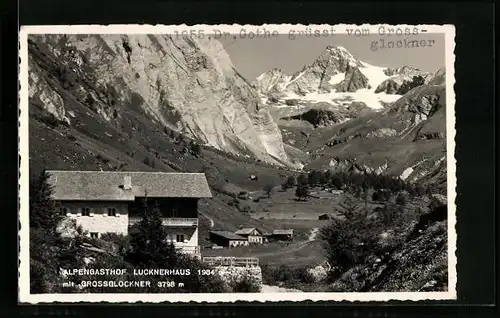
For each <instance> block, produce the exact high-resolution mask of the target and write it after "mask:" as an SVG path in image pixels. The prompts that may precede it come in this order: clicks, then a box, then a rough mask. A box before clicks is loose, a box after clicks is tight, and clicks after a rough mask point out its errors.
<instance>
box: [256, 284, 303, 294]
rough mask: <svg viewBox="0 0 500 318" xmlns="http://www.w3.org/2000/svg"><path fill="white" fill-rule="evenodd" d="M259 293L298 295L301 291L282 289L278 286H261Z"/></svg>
mask: <svg viewBox="0 0 500 318" xmlns="http://www.w3.org/2000/svg"><path fill="white" fill-rule="evenodd" d="M260 292H261V293H300V292H302V291H301V290H298V289H293V288H283V287H279V286H272V285H262V288H261V290H260Z"/></svg>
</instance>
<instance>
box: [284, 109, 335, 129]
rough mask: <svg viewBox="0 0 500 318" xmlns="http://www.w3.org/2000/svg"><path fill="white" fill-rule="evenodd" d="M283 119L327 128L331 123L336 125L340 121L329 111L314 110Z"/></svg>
mask: <svg viewBox="0 0 500 318" xmlns="http://www.w3.org/2000/svg"><path fill="white" fill-rule="evenodd" d="M283 119H285V120H287V119H288V120H294V119H296V120H305V121H307V122H309V123H310V124H312V125H313V126H314V127H321V126H328V125H330V124H332V123H338V122H339V121H340V118H339V116H337V115H336V114H335V113H334V112H332V111H329V110H324V109H314V108H313V109H310V110H308V111H307V112H305V113H302V114H300V115H295V116H291V117H285V118H283Z"/></svg>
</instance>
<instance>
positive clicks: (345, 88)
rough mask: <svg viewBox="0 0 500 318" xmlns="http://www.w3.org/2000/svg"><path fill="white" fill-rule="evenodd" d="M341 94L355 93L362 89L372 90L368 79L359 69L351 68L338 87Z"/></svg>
mask: <svg viewBox="0 0 500 318" xmlns="http://www.w3.org/2000/svg"><path fill="white" fill-rule="evenodd" d="M335 87H336V89H337V91H339V92H355V91H357V90H359V89H362V88H370V84H369V82H368V78H367V77H366V76H365V75H364V74H363V73H361V71H360V70H359V68H357V67H349V68H348V69H347V71H346V74H345V79H344V80H343V81H341V82H340V83H339V84H337V85H336V86H335Z"/></svg>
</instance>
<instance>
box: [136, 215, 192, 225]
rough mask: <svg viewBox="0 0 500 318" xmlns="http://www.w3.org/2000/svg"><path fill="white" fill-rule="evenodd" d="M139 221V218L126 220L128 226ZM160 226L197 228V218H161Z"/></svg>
mask: <svg viewBox="0 0 500 318" xmlns="http://www.w3.org/2000/svg"><path fill="white" fill-rule="evenodd" d="M140 220H141V218H140V217H131V218H129V220H128V224H129V226H130V225H134V224H135V223H137V222H139V221H140ZM162 224H163V226H169V227H197V226H198V218H163V219H162Z"/></svg>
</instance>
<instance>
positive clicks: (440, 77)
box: [429, 68, 446, 85]
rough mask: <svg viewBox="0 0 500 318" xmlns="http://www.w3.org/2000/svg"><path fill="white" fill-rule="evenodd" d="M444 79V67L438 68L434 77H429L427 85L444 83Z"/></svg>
mask: <svg viewBox="0 0 500 318" xmlns="http://www.w3.org/2000/svg"><path fill="white" fill-rule="evenodd" d="M445 81H446V69H445V68H440V69H439V70H438V71H437V72H436V74H434V77H432V78H431V80H430V81H429V85H443V84H445Z"/></svg>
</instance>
